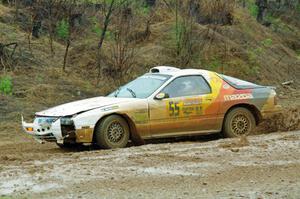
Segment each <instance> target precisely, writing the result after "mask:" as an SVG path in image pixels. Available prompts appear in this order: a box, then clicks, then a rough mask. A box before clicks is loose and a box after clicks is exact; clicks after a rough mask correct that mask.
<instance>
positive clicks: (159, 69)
mask: <svg viewBox="0 0 300 199" xmlns="http://www.w3.org/2000/svg"><path fill="white" fill-rule="evenodd" d="M149 73H150V74H164V75H171V76H175V77H177V76H185V75H202V76H205V77H209V74H211V73H215V72H212V71H208V70H203V69H180V68H176V67H172V66H156V67H153V68H151V69H150V71H149Z"/></svg>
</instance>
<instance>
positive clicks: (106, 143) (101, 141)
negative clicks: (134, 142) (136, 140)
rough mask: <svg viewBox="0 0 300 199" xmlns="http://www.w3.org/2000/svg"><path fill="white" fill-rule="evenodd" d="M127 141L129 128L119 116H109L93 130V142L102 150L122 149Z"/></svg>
mask: <svg viewBox="0 0 300 199" xmlns="http://www.w3.org/2000/svg"><path fill="white" fill-rule="evenodd" d="M128 140H129V127H128V124H127V122H126V120H124V119H123V118H122V117H121V116H118V115H110V116H108V117H105V118H104V119H103V120H101V121H100V124H98V125H97V126H96V129H95V141H96V144H97V145H98V146H100V147H101V148H104V149H114V148H124V147H125V146H126V145H127V143H128Z"/></svg>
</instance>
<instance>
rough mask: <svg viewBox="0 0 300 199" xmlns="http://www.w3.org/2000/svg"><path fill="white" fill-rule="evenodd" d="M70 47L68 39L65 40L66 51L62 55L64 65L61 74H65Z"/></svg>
mask: <svg viewBox="0 0 300 199" xmlns="http://www.w3.org/2000/svg"><path fill="white" fill-rule="evenodd" d="M70 45H71V41H70V39H68V40H67V45H66V50H65V55H64V65H63V72H66V65H67V58H68V53H69V47H70Z"/></svg>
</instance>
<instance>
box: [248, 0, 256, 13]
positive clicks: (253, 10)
mask: <svg viewBox="0 0 300 199" xmlns="http://www.w3.org/2000/svg"><path fill="white" fill-rule="evenodd" d="M249 12H250V14H251V16H253V17H256V16H257V14H258V7H257V5H255V2H254V1H249Z"/></svg>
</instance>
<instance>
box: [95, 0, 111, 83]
mask: <svg viewBox="0 0 300 199" xmlns="http://www.w3.org/2000/svg"><path fill="white" fill-rule="evenodd" d="M114 4H115V0H112V1H111V3H110V6H109V9H108V11H107V14H106V16H105V20H104V27H103V30H102V33H101V37H100V40H99V43H98V50H97V68H98V76H97V79H98V80H99V78H100V76H101V49H102V45H103V42H104V39H105V35H106V32H107V28H108V25H109V22H110V16H111V14H112V12H113V7H114Z"/></svg>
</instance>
